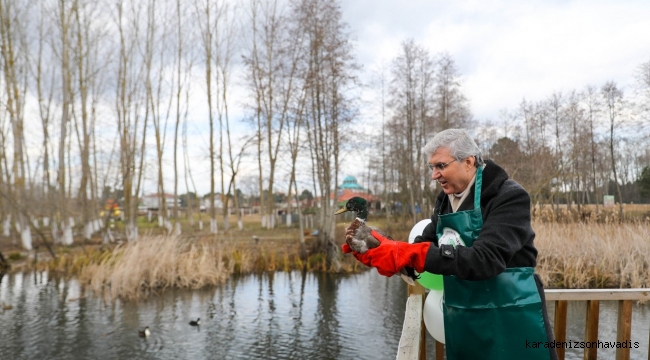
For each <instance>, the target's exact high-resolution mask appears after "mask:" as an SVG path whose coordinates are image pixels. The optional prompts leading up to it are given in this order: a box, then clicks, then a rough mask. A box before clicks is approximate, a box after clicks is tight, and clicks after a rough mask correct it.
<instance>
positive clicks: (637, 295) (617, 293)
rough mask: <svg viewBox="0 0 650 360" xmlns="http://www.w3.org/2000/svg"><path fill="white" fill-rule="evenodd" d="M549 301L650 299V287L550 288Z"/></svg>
mask: <svg viewBox="0 0 650 360" xmlns="http://www.w3.org/2000/svg"><path fill="white" fill-rule="evenodd" d="M544 293H545V294H546V300H547V301H555V300H570V301H574V300H650V289H548V290H545V291H544Z"/></svg>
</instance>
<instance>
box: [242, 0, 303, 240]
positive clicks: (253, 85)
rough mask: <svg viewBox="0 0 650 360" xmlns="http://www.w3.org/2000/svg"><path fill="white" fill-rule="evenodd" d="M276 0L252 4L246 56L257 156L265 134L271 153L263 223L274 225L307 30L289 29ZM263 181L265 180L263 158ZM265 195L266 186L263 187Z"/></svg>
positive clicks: (272, 226) (267, 149)
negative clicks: (282, 159)
mask: <svg viewBox="0 0 650 360" xmlns="http://www.w3.org/2000/svg"><path fill="white" fill-rule="evenodd" d="M284 11H286V10H285V9H284V7H282V6H281V5H280V4H279V3H278V1H277V0H268V1H259V0H258V1H254V2H252V3H251V7H250V20H251V27H252V32H253V33H252V35H251V36H252V48H251V50H250V51H249V53H248V54H247V55H246V56H245V62H246V65H247V67H248V72H249V75H248V76H249V81H250V85H249V86H250V89H251V93H252V94H253V98H254V99H255V101H256V103H255V109H256V115H257V116H256V117H257V120H258V123H259V125H258V133H259V135H258V147H259V148H258V155H260V156H261V152H262V147H261V141H262V134H263V138H264V140H265V141H266V144H265V146H264V149H263V150H264V151H265V152H266V154H267V155H268V169H269V170H268V172H265V173H267V174H268V185H267V191H268V193H269V195H270V196H269V198H268V199H264V200H265V201H266V204H265V205H266V211H265V213H266V215H267V216H268V218H267V220H263V224H264V225H265V226H266V227H268V228H274V227H275V215H274V214H275V209H274V206H275V203H274V201H273V188H274V185H275V174H276V164H277V160H278V156H279V151H280V148H281V141H282V139H283V133H284V131H285V128H286V126H287V122H288V121H289V117H290V114H291V111H292V109H291V106H290V105H291V104H292V101H293V100H294V98H295V97H296V96H297V95H296V94H298V93H299V92H300V85H299V81H298V75H299V73H298V64H299V61H300V60H301V56H302V50H303V49H304V48H303V47H302V42H303V38H304V32H301V31H300V30H297V31H296V30H293V31H292V29H290V28H289V25H290V21H289V19H288V18H287V16H286V14H284ZM258 163H259V164H260V170H259V171H260V181H261V180H262V176H261V174H262V168H261V166H262V161H261V159H258ZM261 192H262V194H264V191H263V189H261Z"/></svg>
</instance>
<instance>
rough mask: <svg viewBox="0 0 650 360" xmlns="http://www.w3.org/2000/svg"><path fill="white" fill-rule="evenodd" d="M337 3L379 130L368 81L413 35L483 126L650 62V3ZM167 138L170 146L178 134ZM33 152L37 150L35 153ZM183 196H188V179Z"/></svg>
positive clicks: (355, 162)
mask: <svg viewBox="0 0 650 360" xmlns="http://www.w3.org/2000/svg"><path fill="white" fill-rule="evenodd" d="M340 3H341V11H342V16H343V19H344V21H345V22H346V23H347V24H348V26H349V28H348V30H349V33H350V35H351V38H352V39H353V41H352V45H353V54H354V56H355V58H356V62H357V64H359V65H361V67H362V70H361V72H360V74H359V79H360V83H361V85H362V86H360V88H359V89H358V92H359V96H360V98H361V100H362V101H360V102H359V104H360V109H359V116H358V118H357V119H356V120H355V126H361V127H362V128H364V127H365V128H367V129H372V128H374V129H377V126H376V125H377V124H378V123H379V122H380V121H381V120H380V117H379V114H380V111H379V106H378V100H379V98H378V94H377V92H376V86H375V87H373V86H372V78H373V74H374V73H376V70H377V69H378V68H379V67H380V65H381V64H384V66H385V67H389V66H390V63H391V61H392V59H394V58H395V57H397V56H398V54H399V52H400V45H401V43H402V42H404V41H406V40H408V39H413V40H414V41H415V42H416V43H417V44H418V45H420V46H422V47H424V48H426V49H427V50H428V51H429V52H430V54H431V55H435V54H440V53H442V52H447V53H448V54H449V55H450V56H451V57H452V58H453V59H454V60H455V62H456V65H457V69H458V71H459V72H460V74H461V84H462V85H461V88H462V91H463V92H464V94H465V95H466V97H467V98H468V100H469V106H470V109H471V112H472V114H473V116H474V119H475V120H477V121H478V122H479V123H485V122H486V121H488V120H489V121H492V122H496V123H498V122H499V113H500V111H501V110H504V109H505V110H514V109H516V108H517V106H518V104H519V103H520V102H521V101H522V99H524V98H525V99H526V100H529V101H540V100H543V99H545V98H547V97H549V96H550V95H551V94H552V93H553V92H555V91H562V92H568V91H571V90H581V89H583V88H584V87H585V86H587V85H595V86H601V85H602V84H604V83H605V82H606V81H610V80H613V81H615V82H617V84H618V85H619V86H620V87H621V88H622V89H623V90H624V92H626V93H630V92H632V91H633V90H634V74H635V71H636V70H637V69H638V67H639V65H640V64H641V63H644V62H648V61H650V41H648V40H647V39H648V35H649V34H650V16H649V14H650V1H647V0H644V1H624V0H617V1H601V0H589V1H585V0H576V1H559V0H557V1H553V0H547V1H540V0H526V1H521V0H518V1H514V0H496V1H486V0H482V1H479V0H463V1H449V0H446V1H442V0H399V1H397V0H372V1H371V0H341V1H340ZM241 75H242V74H234V75H233V84H232V87H231V90H234V92H233V93H231V95H230V98H231V99H232V103H231V104H230V105H229V106H230V118H231V119H232V120H233V131H234V133H235V135H234V139H233V142H234V146H235V147H238V146H239V145H240V144H241V140H240V139H242V138H243V137H245V136H247V135H250V133H251V132H252V130H251V128H250V126H248V125H246V124H244V123H243V122H241V120H242V119H243V117H244V116H245V114H246V113H247V110H246V103H247V102H249V100H250V98H249V96H248V92H247V90H246V89H245V83H244V81H245V80H244V77H243V76H241ZM192 83H193V84H195V89H193V91H192V96H190V106H189V108H190V110H189V117H188V118H189V120H190V121H189V125H188V136H189V138H190V139H189V151H190V158H191V164H192V175H193V177H194V181H195V183H196V187H197V190H198V192H199V193H200V194H205V193H207V192H208V191H209V163H208V156H207V154H208V150H207V149H208V146H207V144H208V139H209V135H208V133H207V125H206V124H207V122H206V120H205V119H206V118H207V116H206V112H205V111H206V106H205V103H206V99H205V90H204V88H203V85H202V84H203V80H202V73H201V72H198V73H197V74H195V78H194V79H193V80H192ZM110 106H112V104H108V105H107V109H108V107H110ZM201 109H202V110H201ZM107 113H111V110H110V109H109V110H107ZM170 134H171V132H170ZM105 136H106V141H105V143H106V144H107V145H111V144H110V143H112V140H110V139H111V138H112V136H113V135H112V134H111V133H107V134H105ZM169 136H170V137H171V135H169ZM36 138H38V137H36ZM36 138H35V139H36ZM34 141H35V143H34V145H35V147H34V149H35V150H34V151H37V149H38V148H37V147H36V146H37V145H38V144H37V143H38V141H37V139H36V140H34ZM39 141H40V140H39ZM167 141H169V142H170V144H171V141H172V139H168V140H167ZM150 144H153V142H150ZM111 146H112V145H111ZM378 149H379V148H378V147H368V148H367V149H366V150H364V151H363V152H359V153H355V154H346V155H347V156H346V158H345V161H343V163H342V164H341V166H342V169H341V172H340V178H339V183H340V182H341V181H342V179H343V178H344V177H345V176H347V175H354V176H356V177H357V178H359V180H360V182H361V183H362V185H364V186H368V184H367V182H366V180H364V177H365V176H364V175H365V174H364V170H363V169H367V168H368V166H367V165H366V164H367V162H368V161H369V159H370V158H371V155H373V152H377V151H379V150H378ZM152 151H153V150H152ZM170 152H171V151H170ZM37 156H39V155H38V154H37V153H35V154H34V155H33V157H34V158H36V157H37ZM169 156H170V157H169V158H168V159H166V160H165V164H164V165H165V168H166V170H165V183H166V187H167V189H166V190H168V191H169V190H171V189H172V185H173V168H172V164H173V163H172V161H171V155H169ZM179 156H181V155H179ZM148 158H149V160H150V161H149V162H150V163H151V164H149V166H148V169H149V170H148V171H147V172H146V173H145V192H146V193H150V192H153V191H155V189H156V170H155V169H156V165H155V161H154V158H155V157H154V153H153V152H152V153H151V154H149V156H148ZM113 161H116V160H113ZM255 162H256V161H254V160H253V156H249V157H248V158H247V159H246V160H245V161H243V163H242V170H241V172H240V174H241V175H242V177H241V178H240V180H239V186H241V187H244V189H243V190H244V191H245V192H247V191H246V188H249V189H254V188H256V186H255V185H254V184H253V182H254V180H253V179H254V178H256V177H257V171H256V164H255ZM303 163H304V164H307V163H308V161H306V162H303ZM180 166H181V168H180V169H179V170H180V172H181V174H182V172H183V167H182V165H180ZM278 166H279V169H278V171H279V173H278V180H277V184H278V186H277V187H276V189H275V190H276V191H283V192H286V186H287V184H286V182H287V179H288V176H286V171H287V170H288V168H289V165H288V164H286V163H284V164H283V163H280V164H279V165H278ZM299 174H305V175H304V178H302V179H301V180H300V183H299V188H300V189H299V191H300V190H301V189H304V188H312V187H313V184H312V183H311V180H310V179H309V178H310V176H309V175H310V170H309V169H308V168H307V167H306V165H305V168H303V169H299ZM218 187H219V186H218ZM217 191H219V189H217ZM179 192H180V193H184V192H185V180H184V179H183V178H181V179H180V186H179Z"/></svg>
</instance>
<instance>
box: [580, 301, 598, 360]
mask: <svg viewBox="0 0 650 360" xmlns="http://www.w3.org/2000/svg"><path fill="white" fill-rule="evenodd" d="M598 308H599V302H598V300H588V301H587V316H586V320H585V342H591V343H594V342H598ZM597 358H598V346H590V347H586V346H585V352H584V357H583V359H584V360H596V359H597Z"/></svg>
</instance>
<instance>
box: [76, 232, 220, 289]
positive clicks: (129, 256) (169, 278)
mask: <svg viewBox="0 0 650 360" xmlns="http://www.w3.org/2000/svg"><path fill="white" fill-rule="evenodd" d="M221 258H222V256H221V250H219V249H217V248H215V247H211V246H208V245H207V244H205V243H195V242H192V241H188V240H187V239H183V238H180V237H171V236H170V237H168V236H150V237H147V236H144V237H142V238H141V239H140V240H138V241H134V242H130V243H128V244H125V245H123V246H118V247H116V248H114V249H113V251H112V252H111V253H110V255H109V256H106V255H104V256H101V257H100V258H99V261H96V262H91V263H89V264H87V265H86V266H85V267H84V268H83V270H82V271H80V273H79V280H80V281H81V282H82V283H85V284H87V285H88V286H89V288H91V289H92V290H95V291H97V292H104V294H106V295H107V296H108V297H110V298H113V299H114V298H116V297H123V298H127V299H133V298H138V297H140V296H142V295H146V294H148V293H149V292H151V291H160V290H164V289H166V288H170V287H175V288H190V289H197V288H201V287H203V286H206V285H217V284H220V283H221V282H223V281H224V280H225V279H226V278H227V277H228V270H227V269H226V267H225V266H224V263H223V261H222V260H221Z"/></svg>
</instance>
